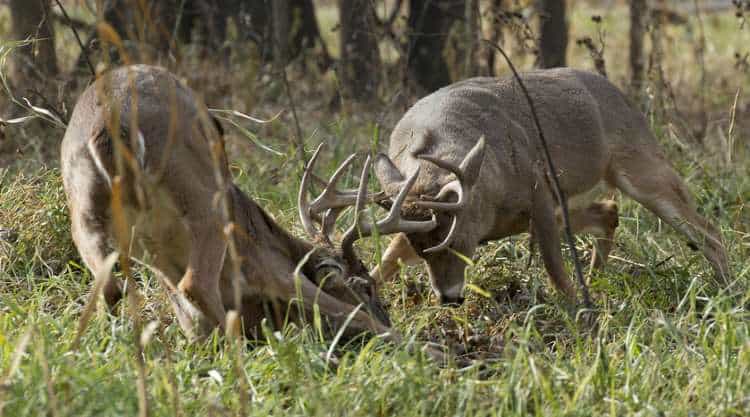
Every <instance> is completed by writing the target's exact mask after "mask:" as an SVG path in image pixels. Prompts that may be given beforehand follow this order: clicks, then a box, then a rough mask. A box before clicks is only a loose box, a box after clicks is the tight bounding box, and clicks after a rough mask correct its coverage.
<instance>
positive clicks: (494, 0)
mask: <svg viewBox="0 0 750 417" xmlns="http://www.w3.org/2000/svg"><path fill="white" fill-rule="evenodd" d="M502 13H503V0H491V1H490V2H489V10H488V14H489V16H490V18H489V20H490V34H489V40H490V41H491V42H492V43H493V44H495V45H502V43H503V26H502V22H503V20H502V18H501V15H502ZM496 58H497V51H495V49H494V48H490V47H486V46H485V48H484V62H485V65H486V66H487V75H490V76H495V75H496V74H497V68H495V65H496V62H497V61H496Z"/></svg>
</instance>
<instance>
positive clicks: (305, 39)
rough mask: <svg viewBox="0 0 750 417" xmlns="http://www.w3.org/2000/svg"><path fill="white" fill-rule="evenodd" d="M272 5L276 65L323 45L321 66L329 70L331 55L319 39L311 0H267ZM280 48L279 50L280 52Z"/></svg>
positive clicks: (318, 30)
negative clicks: (317, 44) (317, 45)
mask: <svg viewBox="0 0 750 417" xmlns="http://www.w3.org/2000/svg"><path fill="white" fill-rule="evenodd" d="M266 1H267V2H269V3H271V16H272V23H271V25H272V26H273V27H272V29H271V33H273V48H274V51H273V56H274V63H275V65H276V66H278V65H281V64H282V63H283V64H284V65H285V64H286V63H288V62H289V60H290V59H291V58H293V57H296V56H298V55H299V54H301V53H302V51H304V50H306V49H312V48H314V47H315V44H316V43H318V42H319V43H320V47H321V56H320V57H319V58H320V64H321V67H324V68H325V67H328V65H329V64H330V61H331V59H330V56H329V55H328V50H327V49H326V45H325V43H324V42H323V39H322V38H321V36H320V29H319V27H318V21H317V19H316V18H315V6H314V5H313V2H312V0H266ZM277 48H278V50H277Z"/></svg>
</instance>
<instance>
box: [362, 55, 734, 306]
mask: <svg viewBox="0 0 750 417" xmlns="http://www.w3.org/2000/svg"><path fill="white" fill-rule="evenodd" d="M521 78H522V80H523V82H524V84H525V85H526V86H527V88H528V90H529V93H530V95H531V98H532V100H533V102H534V103H535V107H536V109H537V112H538V114H539V118H540V120H541V125H542V129H543V131H544V135H545V137H546V138H547V142H548V144H549V149H550V152H551V156H552V159H553V161H554V164H555V165H556V169H557V170H558V172H556V173H555V175H557V176H558V179H559V181H560V184H561V187H562V189H563V191H564V193H565V194H566V195H567V196H569V197H577V199H578V200H580V197H586V196H587V194H591V193H588V192H589V191H591V190H592V189H594V188H595V187H596V186H597V185H599V184H600V183H604V184H606V185H607V186H610V187H615V188H617V189H619V190H621V191H622V192H623V193H625V194H626V195H628V196H630V197H632V198H633V199H635V200H637V201H638V202H640V203H641V204H643V205H644V206H645V207H646V208H648V209H649V210H650V211H652V212H653V213H654V214H656V215H657V216H659V217H660V218H661V219H662V220H664V221H665V222H667V223H668V224H670V225H671V226H672V227H674V228H675V229H677V230H678V231H679V232H681V233H682V234H683V235H685V237H687V239H688V240H689V242H690V245H691V247H697V248H700V249H701V250H702V251H703V254H704V255H705V257H706V259H707V260H708V261H709V262H710V264H711V266H712V267H713V269H714V271H715V274H716V276H717V277H719V278H720V279H721V280H723V282H724V283H726V282H727V281H728V279H729V268H728V265H727V255H726V252H725V249H724V246H723V244H722V240H721V235H720V234H719V232H718V230H717V229H716V227H714V226H713V225H712V224H711V223H710V222H709V221H708V220H706V219H705V218H703V217H702V216H700V215H699V214H698V213H697V212H696V209H695V205H694V203H693V200H692V198H691V196H690V194H689V193H688V190H687V188H686V186H685V184H684V183H683V181H682V179H681V178H680V177H679V175H678V174H677V172H675V170H674V168H673V167H672V166H671V165H670V163H669V161H668V160H667V158H666V157H665V155H664V152H663V151H662V150H661V149H660V148H659V145H658V144H657V142H656V140H655V138H654V136H653V134H652V133H651V131H650V130H649V126H648V123H647V121H646V119H645V118H644V116H643V115H642V114H641V113H640V112H639V111H637V110H635V109H633V108H632V107H631V106H630V105H629V104H628V102H627V100H626V98H625V96H624V95H623V94H622V93H621V92H620V91H619V90H618V89H617V87H615V86H614V85H612V84H611V83H610V82H609V81H608V80H607V79H606V78H603V77H601V76H599V75H596V74H593V73H590V72H585V71H580V70H574V69H567V68H559V69H550V70H538V71H532V72H528V73H525V74H522V75H521ZM480 138H482V139H480ZM539 143H540V142H539V138H538V132H537V129H536V127H535V124H534V122H533V120H532V117H531V113H530V108H529V105H528V103H527V102H526V100H525V97H524V96H523V94H522V92H521V89H520V87H519V85H518V84H517V82H516V81H515V80H514V79H513V78H510V77H508V78H500V79H497V78H472V79H468V80H465V81H461V82H458V83H455V84H452V85H450V86H447V87H445V88H442V89H440V90H438V91H436V92H434V93H432V94H430V95H428V96H427V97H424V98H423V99H421V100H419V101H418V102H417V103H416V104H415V105H414V106H413V107H412V108H411V109H409V111H408V112H407V113H406V114H405V115H404V116H403V117H402V118H401V120H400V121H399V122H398V124H397V125H396V127H395V128H394V130H393V132H392V134H391V137H390V146H389V148H388V155H384V154H379V155H378V156H377V157H376V161H375V170H376V174H377V177H378V180H379V181H380V183H381V186H382V188H383V189H384V190H385V192H386V193H387V194H388V195H395V194H396V193H397V192H398V191H399V190H400V189H401V187H402V185H403V184H404V183H405V181H406V177H408V176H410V175H413V173H414V172H417V171H418V170H420V169H421V174H420V176H419V178H418V180H417V182H416V184H414V186H413V187H412V188H411V191H410V192H409V193H410V194H409V198H408V199H407V200H410V199H412V198H416V199H418V200H419V201H416V202H414V203H407V204H406V206H405V207H404V211H405V212H404V217H406V218H421V217H426V216H429V213H430V212H435V213H436V214H437V225H436V227H435V228H434V229H432V230H430V231H429V232H418V233H406V234H399V235H397V236H396V237H395V238H394V239H393V240H392V241H391V243H390V245H389V246H388V248H387V250H386V251H385V253H384V256H383V259H382V262H381V266H380V267H379V268H376V269H374V270H373V271H372V272H371V275H372V276H373V277H374V278H375V279H376V280H378V279H379V280H383V279H389V278H390V277H391V276H393V274H395V273H396V272H397V271H398V269H399V263H398V262H399V260H401V261H402V262H404V263H406V264H413V263H416V262H418V261H419V260H420V259H423V260H424V261H426V263H427V269H428V273H429V276H430V281H431V284H432V288H433V290H434V292H435V293H436V295H437V296H438V298H439V300H440V302H441V303H461V302H462V301H463V299H464V269H465V267H466V265H465V263H464V262H462V261H461V260H460V259H459V258H458V257H456V256H454V255H453V254H451V253H450V252H446V251H445V249H447V248H450V249H452V250H454V251H456V252H459V253H461V254H464V255H466V256H471V255H472V254H473V253H474V250H475V249H476V247H477V245H479V244H481V243H483V242H486V241H489V240H495V239H501V238H504V237H507V236H511V235H514V234H518V233H522V232H526V231H529V230H530V231H531V234H532V236H533V237H534V239H535V240H536V241H537V242H538V244H539V248H540V252H541V255H542V258H543V261H544V265H545V267H546V270H547V272H548V274H549V276H550V278H551V280H552V282H553V284H554V285H555V286H556V287H557V288H558V289H559V290H560V291H561V292H562V293H563V294H564V295H565V296H567V298H568V299H569V300H571V301H574V300H575V298H576V297H575V294H576V292H575V289H574V287H573V286H572V285H571V282H570V281H569V279H568V276H567V273H566V271H565V268H564V264H563V258H562V255H561V250H560V239H559V231H558V223H557V220H556V209H557V206H558V204H557V202H556V201H555V199H554V198H553V197H552V196H553V194H552V193H551V191H550V185H549V181H548V180H549V179H548V178H547V177H546V174H545V169H544V165H543V164H542V162H543V161H544V160H543V159H542V155H543V154H542V151H541V148H540V147H539ZM430 199H431V200H433V201H429V200H430ZM590 201H591V200H589V202H590ZM617 218H618V214H617V206H616V204H615V203H614V202H613V201H611V200H606V201H601V202H593V203H591V204H589V205H580V206H577V207H574V208H573V209H572V210H571V212H570V222H571V228H572V230H573V232H574V233H581V232H587V233H592V234H594V235H595V236H597V237H598V239H597V240H596V245H595V251H594V256H593V260H592V266H595V267H600V266H602V265H603V264H604V263H605V262H606V259H607V256H608V254H609V251H610V249H611V247H612V244H613V242H612V239H613V237H614V232H615V228H616V227H617V224H618V220H617Z"/></svg>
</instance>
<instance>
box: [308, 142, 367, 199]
mask: <svg viewBox="0 0 750 417" xmlns="http://www.w3.org/2000/svg"><path fill="white" fill-rule="evenodd" d="M356 157H357V154H356V153H353V154H351V155H349V157H348V158H346V160H345V161H344V162H343V163H342V164H341V165H340V166H339V167H338V168H337V169H336V171H335V172H334V173H333V175H331V178H330V179H329V180H328V182H327V183H326V186H325V188H323V191H322V192H321V193H320V195H319V196H318V198H316V199H315V200H313V202H312V203H310V211H311V212H313V213H319V212H321V211H325V210H328V209H332V208H342V207H348V206H351V205H352V203H354V201H355V200H356V198H357V196H356V194H349V193H344V192H341V191H337V190H336V184H338V182H339V180H340V179H341V176H342V175H344V171H345V170H346V168H348V167H349V165H351V163H352V161H354V158H356Z"/></svg>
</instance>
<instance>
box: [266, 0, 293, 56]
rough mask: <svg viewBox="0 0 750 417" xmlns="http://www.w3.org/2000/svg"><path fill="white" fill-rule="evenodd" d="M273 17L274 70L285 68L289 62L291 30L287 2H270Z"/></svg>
mask: <svg viewBox="0 0 750 417" xmlns="http://www.w3.org/2000/svg"><path fill="white" fill-rule="evenodd" d="M271 4H272V8H271V14H272V16H273V30H272V32H273V62H274V66H275V67H276V70H281V69H282V68H284V67H286V64H287V62H288V61H289V30H290V29H291V27H290V26H291V19H292V9H291V7H290V6H291V5H290V1H289V0H274V1H272V2H271Z"/></svg>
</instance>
